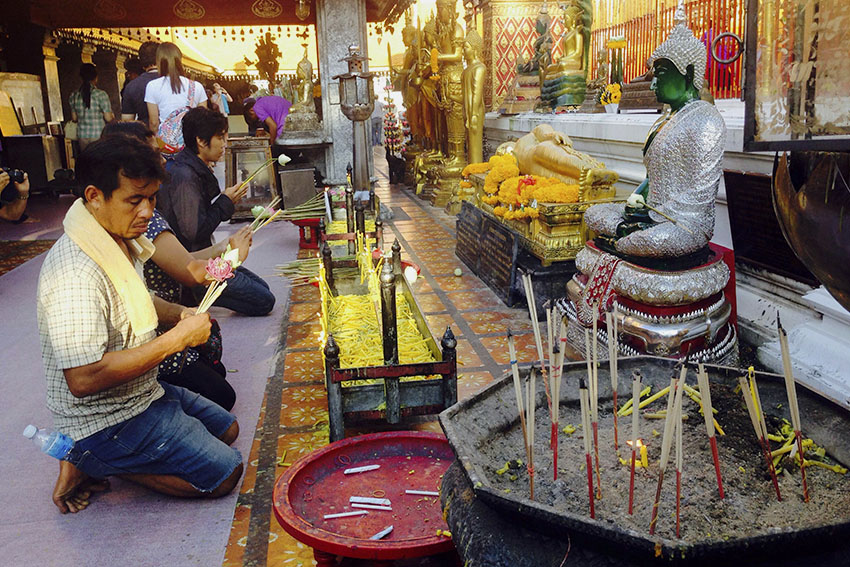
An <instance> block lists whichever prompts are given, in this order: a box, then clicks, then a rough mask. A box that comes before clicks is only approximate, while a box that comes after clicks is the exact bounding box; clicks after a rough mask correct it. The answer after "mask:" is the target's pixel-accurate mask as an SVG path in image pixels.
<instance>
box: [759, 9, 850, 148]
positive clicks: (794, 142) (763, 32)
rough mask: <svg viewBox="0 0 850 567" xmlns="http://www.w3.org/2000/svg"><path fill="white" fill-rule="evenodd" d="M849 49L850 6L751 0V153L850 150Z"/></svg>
mask: <svg viewBox="0 0 850 567" xmlns="http://www.w3.org/2000/svg"><path fill="white" fill-rule="evenodd" d="M848 44H850V2H848V1H847V0H748V5H747V38H746V54H747V65H746V75H745V102H746V106H745V122H744V128H745V129H744V148H745V149H746V150H748V151H757V150H818V151H820V150H824V151H844V150H850V57H848V51H847V49H848V48H847V46H848Z"/></svg>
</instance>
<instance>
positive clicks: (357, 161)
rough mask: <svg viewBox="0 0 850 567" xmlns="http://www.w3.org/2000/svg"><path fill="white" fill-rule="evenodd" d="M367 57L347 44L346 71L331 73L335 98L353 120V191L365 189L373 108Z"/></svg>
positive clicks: (345, 113)
mask: <svg viewBox="0 0 850 567" xmlns="http://www.w3.org/2000/svg"><path fill="white" fill-rule="evenodd" d="M367 60H368V58H367V57H365V56H363V55H361V54H360V48H359V47H358V46H357V45H351V46H349V47H348V57H343V58H342V59H340V61H345V62H347V63H348V73H342V74H340V75H336V76H335V77H333V79H334V80H338V81H339V101H340V107H341V109H342V113H343V114H344V115H345V117H346V118H348V119H349V120H351V121H352V122H353V123H354V179H353V185H354V189H355V191H368V190H369V162H368V159H367V154H366V151H367V147H368V146H367V140H366V121H367V120H369V118H370V117H371V116H372V111H373V110H375V87H374V85H373V83H372V78H373V76H374V75H372V73H369V72H365V73H364V72H363V62H364V61H367Z"/></svg>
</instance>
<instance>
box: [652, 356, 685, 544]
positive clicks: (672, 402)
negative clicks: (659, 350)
mask: <svg viewBox="0 0 850 567" xmlns="http://www.w3.org/2000/svg"><path fill="white" fill-rule="evenodd" d="M686 372H687V369H686V368H685V366H684V365H682V370H681V373H680V375H679V377H678V378H677V377H676V374H675V372H674V374H673V377H672V378H671V379H670V390H669V394H668V395H667V416H666V417H665V419H664V437H662V439H661V461H660V463H659V470H658V486H657V488H656V489H655V503H654V504H653V505H652V519H651V520H650V522H649V533H650V535H652V534H654V533H655V524H656V523H657V522H658V503H659V502H660V501H661V486H662V485H663V484H664V472H665V471H666V470H667V463H668V461H669V459H670V446H671V445H672V444H673V434H674V428H675V423H676V417H677V416H676V415H675V414H674V411H673V410H674V408H675V407H676V398H677V397H680V396H681V393H682V391H683V390H684V388H679V383H680V382H681V381H682V380H683V379H684V377H685V373H686Z"/></svg>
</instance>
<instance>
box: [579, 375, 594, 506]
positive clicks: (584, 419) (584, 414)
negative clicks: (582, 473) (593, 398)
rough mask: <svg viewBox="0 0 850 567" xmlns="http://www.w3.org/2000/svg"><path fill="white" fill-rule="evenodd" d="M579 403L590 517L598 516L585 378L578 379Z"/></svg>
mask: <svg viewBox="0 0 850 567" xmlns="http://www.w3.org/2000/svg"><path fill="white" fill-rule="evenodd" d="M578 388H579V403H580V404H581V428H582V429H583V430H584V431H583V432H582V433H583V434H582V437H583V438H584V459H585V463H586V466H587V497H588V498H587V499H588V500H589V501H590V517H591V518H596V511H595V509H594V504H593V463H592V462H591V460H590V409H589V408H588V405H589V401H588V392H587V385H586V384H585V381H584V378H579V380H578Z"/></svg>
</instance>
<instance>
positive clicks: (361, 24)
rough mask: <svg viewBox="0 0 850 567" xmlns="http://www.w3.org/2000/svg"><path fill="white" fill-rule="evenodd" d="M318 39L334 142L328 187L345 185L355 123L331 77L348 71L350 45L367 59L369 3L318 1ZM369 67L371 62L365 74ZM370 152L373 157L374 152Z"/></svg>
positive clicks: (329, 135)
mask: <svg viewBox="0 0 850 567" xmlns="http://www.w3.org/2000/svg"><path fill="white" fill-rule="evenodd" d="M316 39H317V42H318V47H319V69H320V70H321V71H320V73H319V77H320V80H321V85H322V113H323V121H322V124H323V126H324V134H325V139H326V140H331V141H332V142H333V143H332V144H331V145H330V146H329V147H328V148H327V149H326V150H325V167H326V171H325V178H326V183H327V184H329V185H342V184H344V183H345V168H346V166H347V165H348V164H349V163H351V161H352V159H353V154H354V134H353V128H352V122H351V121H350V120H349V119H348V118H346V117H345V115H344V114H343V113H342V110H341V108H340V100H339V82H338V81H334V80H333V79H332V78H331V77H334V76H336V75H339V74H341V73H347V72H348V64H347V63H346V62H345V61H340V59H342V58H343V57H346V56H347V55H348V46H349V45H352V44H356V45H359V46H360V53H362V54H363V55H366V56H368V53H367V41H366V39H367V38H366V1H365V0H317V2H316ZM367 66H368V62H367V63H366V64H365V65H364V69H363V70H364V71H366V70H367ZM368 153H369V154H370V155H371V152H368ZM353 165H354V164H353V163H352V166H353ZM370 176H371V171H370Z"/></svg>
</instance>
